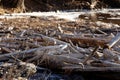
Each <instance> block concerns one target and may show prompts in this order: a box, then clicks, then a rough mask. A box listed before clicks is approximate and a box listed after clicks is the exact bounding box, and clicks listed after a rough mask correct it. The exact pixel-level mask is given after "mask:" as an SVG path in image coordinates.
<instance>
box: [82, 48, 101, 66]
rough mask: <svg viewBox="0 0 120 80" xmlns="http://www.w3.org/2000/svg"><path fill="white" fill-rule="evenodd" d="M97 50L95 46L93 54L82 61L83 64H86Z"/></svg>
mask: <svg viewBox="0 0 120 80" xmlns="http://www.w3.org/2000/svg"><path fill="white" fill-rule="evenodd" d="M98 49H99V46H97V47H96V48H95V49H94V50H93V52H92V53H91V54H90V55H89V56H88V57H87V58H86V59H85V60H84V61H83V64H86V62H87V61H88V60H89V59H90V58H91V57H92V56H93V55H94V54H95V53H96V52H97V50H98Z"/></svg>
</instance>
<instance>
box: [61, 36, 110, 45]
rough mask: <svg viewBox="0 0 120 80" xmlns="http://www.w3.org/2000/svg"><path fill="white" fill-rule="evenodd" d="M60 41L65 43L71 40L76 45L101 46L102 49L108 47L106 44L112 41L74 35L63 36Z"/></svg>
mask: <svg viewBox="0 0 120 80" xmlns="http://www.w3.org/2000/svg"><path fill="white" fill-rule="evenodd" d="M59 39H60V40H63V41H69V40H71V41H72V42H73V43H74V44H83V45H86V46H100V47H104V46H106V44H107V43H108V42H109V41H110V39H101V38H90V37H80V36H73V35H61V37H60V38H59Z"/></svg>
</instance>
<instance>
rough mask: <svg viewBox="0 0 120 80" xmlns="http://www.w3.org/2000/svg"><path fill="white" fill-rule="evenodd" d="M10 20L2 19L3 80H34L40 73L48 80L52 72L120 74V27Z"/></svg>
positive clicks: (89, 22)
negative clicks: (110, 72) (111, 72)
mask: <svg viewBox="0 0 120 80" xmlns="http://www.w3.org/2000/svg"><path fill="white" fill-rule="evenodd" d="M10 16H11V17H12V15H10ZM7 17H8V16H7ZM7 17H6V18H3V19H2V18H1V19H0V78H1V79H19V80H20V79H22V80H25V79H33V78H35V77H34V76H37V75H38V76H39V74H38V73H39V72H38V70H40V71H41V70H43V74H45V73H44V70H45V71H46V72H47V73H48V75H47V76H45V75H42V78H49V77H50V75H51V71H50V70H53V71H55V70H58V71H59V72H64V74H65V73H69V74H72V73H73V72H78V73H79V72H89V71H100V72H109V71H113V72H119V71H120V26H119V25H116V24H110V23H103V22H100V21H93V20H89V19H88V20H85V19H76V21H69V20H65V19H60V18H57V17H54V16H48V17H45V16H41V17H37V16H23V17H21V18H7ZM13 17H14V16H13ZM79 17H80V16H79ZM43 67H44V68H43ZM46 68H47V69H46ZM61 70H62V71H61ZM109 77H110V76H109ZM46 80H47V79H46Z"/></svg>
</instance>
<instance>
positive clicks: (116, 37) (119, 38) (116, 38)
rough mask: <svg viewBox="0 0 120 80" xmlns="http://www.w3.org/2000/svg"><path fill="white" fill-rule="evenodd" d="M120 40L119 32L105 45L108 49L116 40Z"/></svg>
mask: <svg viewBox="0 0 120 80" xmlns="http://www.w3.org/2000/svg"><path fill="white" fill-rule="evenodd" d="M119 40H120V33H118V34H117V35H116V36H115V37H114V38H113V39H112V40H111V41H110V43H109V44H107V47H108V48H109V49H110V48H111V47H113V46H114V45H115V44H116V43H117V42H118V41H119Z"/></svg>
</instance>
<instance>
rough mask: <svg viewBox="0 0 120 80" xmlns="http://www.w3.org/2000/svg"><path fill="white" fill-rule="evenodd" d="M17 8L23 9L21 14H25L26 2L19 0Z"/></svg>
mask: <svg viewBox="0 0 120 80" xmlns="http://www.w3.org/2000/svg"><path fill="white" fill-rule="evenodd" d="M17 7H18V8H20V9H21V12H25V11H26V8H25V0H19V1H18V3H17Z"/></svg>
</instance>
